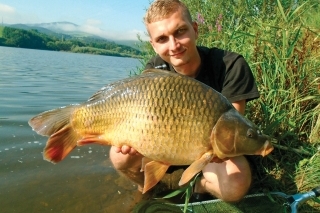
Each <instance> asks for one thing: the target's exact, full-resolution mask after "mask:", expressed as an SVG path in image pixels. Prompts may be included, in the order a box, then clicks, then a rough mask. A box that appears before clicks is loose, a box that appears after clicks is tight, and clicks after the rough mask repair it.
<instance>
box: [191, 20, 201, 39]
mask: <svg viewBox="0 0 320 213" xmlns="http://www.w3.org/2000/svg"><path fill="white" fill-rule="evenodd" d="M192 27H193V30H194V33H195V35H196V39H197V38H198V35H199V33H198V23H197V22H195V21H194V22H193V24H192Z"/></svg>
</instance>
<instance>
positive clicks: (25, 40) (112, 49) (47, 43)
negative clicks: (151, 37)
mask: <svg viewBox="0 0 320 213" xmlns="http://www.w3.org/2000/svg"><path fill="white" fill-rule="evenodd" d="M0 37H1V36H0ZM0 46H8V47H20V48H30V49H40V50H53V51H67V52H75V53H89V54H97V55H108V56H119V57H133V58H139V57H140V55H141V52H140V51H139V50H137V49H135V48H132V47H129V46H126V45H120V44H116V43H115V42H111V41H107V40H104V39H101V38H90V37H81V38H77V37H71V36H63V35H61V37H60V36H59V37H58V36H52V35H47V34H45V33H41V32H39V31H38V30H35V29H32V30H23V29H17V28H12V27H3V29H2V38H0Z"/></svg>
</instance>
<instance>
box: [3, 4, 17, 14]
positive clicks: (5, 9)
mask: <svg viewBox="0 0 320 213" xmlns="http://www.w3.org/2000/svg"><path fill="white" fill-rule="evenodd" d="M15 11H16V10H15V9H14V8H13V7H11V6H9V5H5V4H1V3H0V12H1V13H4V14H6V13H7V14H10V13H11V14H13V13H15Z"/></svg>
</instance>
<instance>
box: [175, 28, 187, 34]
mask: <svg viewBox="0 0 320 213" xmlns="http://www.w3.org/2000/svg"><path fill="white" fill-rule="evenodd" d="M185 32H186V29H184V28H182V29H179V30H178V31H177V34H178V35H181V34H184V33H185Z"/></svg>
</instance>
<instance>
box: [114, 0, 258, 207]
mask: <svg viewBox="0 0 320 213" xmlns="http://www.w3.org/2000/svg"><path fill="white" fill-rule="evenodd" d="M144 20H145V25H146V28H147V30H148V33H149V36H150V43H151V45H152V47H153V49H154V51H155V52H156V53H157V56H156V57H154V58H152V59H151V60H150V61H149V62H148V63H147V65H146V69H147V68H162V69H166V70H168V71H172V72H177V73H180V74H183V75H187V76H190V77H192V78H196V79H198V80H199V81H202V82H203V83H205V84H208V85H209V86H211V87H213V88H214V89H215V90H217V91H219V92H221V93H222V94H223V95H224V96H226V97H227V98H228V100H229V101H230V102H231V103H232V104H233V106H234V107H235V108H236V109H237V110H238V111H239V112H240V113H242V114H243V113H244V111H245V105H246V102H247V101H249V100H252V99H255V98H258V97H259V92H258V90H257V87H256V85H255V82H254V78H253V75H252V72H251V70H250V68H249V66H248V64H247V63H246V62H245V60H244V59H243V57H242V56H241V55H238V54H236V53H231V52H227V51H224V50H220V49H217V48H205V47H198V46H196V39H197V37H198V26H197V23H196V22H193V21H192V18H191V16H190V13H189V11H188V9H187V8H186V6H185V5H184V4H183V3H182V2H180V1H179V0H156V1H154V2H153V3H152V4H151V6H150V7H149V9H148V11H147V13H146V16H145V19H144ZM110 159H111V161H112V162H113V164H114V166H115V168H116V169H117V170H118V171H119V172H121V173H123V174H124V175H125V176H127V177H128V178H129V179H131V180H132V181H134V182H135V183H137V184H138V186H139V188H140V189H141V188H142V187H143V175H144V174H143V173H142V172H140V169H141V159H142V156H141V155H139V154H138V153H137V152H136V151H135V150H134V149H133V148H131V147H128V146H123V147H112V148H111V150H110ZM202 174H203V176H202V177H201V179H200V181H198V182H197V183H196V185H195V188H194V192H195V193H210V194H211V195H213V196H215V197H217V198H220V199H223V200H225V201H230V202H232V201H238V200H240V199H241V198H242V197H243V196H244V195H245V194H246V193H247V191H248V189H249V187H250V184H251V169H250V165H249V163H248V161H247V159H246V158H245V157H244V156H240V157H234V158H230V159H214V160H213V162H212V163H209V164H208V165H207V166H205V168H204V169H203V170H202Z"/></svg>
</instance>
